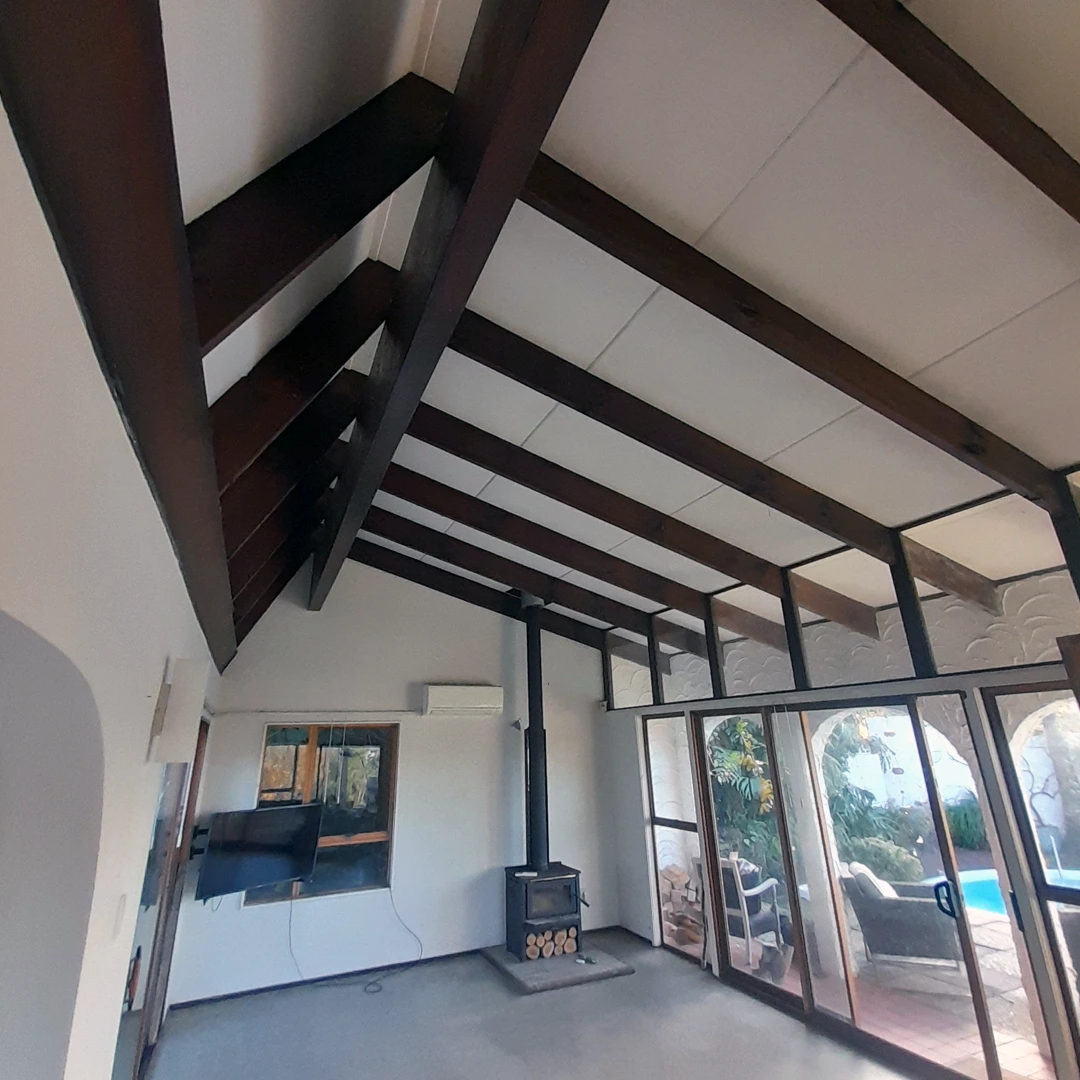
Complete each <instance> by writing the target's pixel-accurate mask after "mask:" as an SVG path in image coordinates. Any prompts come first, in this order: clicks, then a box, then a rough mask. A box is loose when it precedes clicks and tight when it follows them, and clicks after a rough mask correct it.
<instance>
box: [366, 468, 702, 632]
mask: <svg viewBox="0 0 1080 1080" xmlns="http://www.w3.org/2000/svg"><path fill="white" fill-rule="evenodd" d="M382 490H383V491H385V492H387V493H388V494H390V495H396V496H397V497H398V498H399V499H405V500H406V502H411V503H413V504H414V505H415V506H421V507H423V508H424V509H425V510H431V511H433V512H434V513H436V514H442V515H443V516H444V517H448V518H451V519H453V520H454V521H458V522H460V523H461V524H462V525H468V526H469V528H472V529H476V530H478V531H479V532H483V533H487V534H488V536H494V537H496V538H497V539H499V540H503V541H505V542H506V543H508V544H515V545H516V546H517V547H520V548H524V549H525V550H526V551H531V552H532V553H533V554H534V555H540V556H543V557H544V558H545V559H551V560H552V562H557V563H561V564H562V565H563V566H568V567H570V568H571V569H572V570H577V571H578V572H579V573H582V574H588V575H590V576H591V577H594V578H597V579H599V580H600V581H604V582H607V583H608V584H609V585H614V586H617V587H618V588H620V589H626V590H627V592H632V593H635V594H637V595H638V596H644V597H648V598H649V599H650V600H655V601H656V602H657V603H658V604H663V605H664V606H665V607H673V608H678V610H679V611H685V612H686V613H687V614H689V615H693V616H695V617H696V618H699V619H700V618H702V617H703V615H704V608H705V597H704V596H703V595H702V594H701V593H699V592H696V591H695V590H694V589H691V588H690V587H689V586H688V585H684V584H682V582H680V581H672V580H671V579H670V578H666V577H663V576H662V575H661V574H655V573H653V572H652V571H651V570H646V569H645V568H644V567H641V566H637V565H636V564H635V563H631V562H626V561H625V560H624V559H619V558H616V557H615V556H614V555H611V554H609V553H608V552H606V551H601V550H600V549H599V548H594V547H590V545H588V544H583V543H582V542H581V541H580V540H574V539H572V538H571V537H569V536H565V535H563V534H562V533H559V532H555V530H554V529H548V528H545V527H544V526H543V525H537V524H536V523H535V522H533V521H528V520H526V519H525V518H523V517H518V515H517V514H511V513H510V512H509V511H508V510H503V509H502V508H501V507H498V506H495V505H494V504H493V503H489V502H485V501H484V500H483V499H478V498H476V497H475V496H472V495H466V494H465V493H464V492H463V491H458V490H457V489H456V488H452V487H447V486H446V485H445V484H440V483H439V482H438V481H437V480H432V479H430V478H429V477H427V476H422V475H421V474H420V473H416V472H412V471H411V470H410V469H406V468H404V467H402V466H401V465H391V466H390V468H389V469H387V471H386V478H385V481H384V483H383V488H382Z"/></svg>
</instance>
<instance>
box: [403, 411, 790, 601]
mask: <svg viewBox="0 0 1080 1080" xmlns="http://www.w3.org/2000/svg"><path fill="white" fill-rule="evenodd" d="M409 434H410V435H412V436H413V437H414V438H417V439H420V440H421V441H422V442H426V443H428V444H429V445H431V446H437V447H439V449H441V450H445V451H446V452H447V453H450V454H454V455H455V456H457V457H460V458H464V459H465V460H466V461H471V462H472V463H473V464H474V465H479V466H480V467H481V468H485V469H490V470H491V471H492V472H495V473H497V474H498V475H499V476H503V477H505V478H506V479H508V480H513V481H514V482H515V483H517V484H521V485H522V486H523V487H527V488H529V489H531V490H532V491H538V492H540V493H541V494H543V495H547V496H548V497H549V498H552V499H556V500H558V501H559V502H561V503H565V504H566V505H567V506H573V507H574V508H575V509H577V510H580V511H582V513H585V514H589V515H591V516H592V517H595V518H599V519H600V520H601V521H606V522H608V523H609V524H611V525H615V526H616V527H617V528H620V529H625V530H626V531H627V532H629V533H633V534H634V535H635V536H640V537H643V538H644V539H646V540H650V541H651V542H652V543H654V544H657V545H659V546H660V547H664V548H667V549H668V550H669V551H675V552H678V553H679V554H680V555H685V556H686V557H687V558H688V559H693V560H694V561H695V562H699V563H701V564H702V565H703V566H711V567H712V568H713V569H714V570H718V571H719V572H720V573H722V574H727V575H729V576H730V577H733V578H735V579H736V580H737V581H743V582H746V583H747V584H751V585H755V586H757V587H758V588H759V589H763V590H764V591H765V592H768V593H771V594H772V595H774V596H779V595H780V571H779V567H777V566H775V565H773V564H772V563H770V562H769V561H768V560H767V559H762V558H761V557H760V556H757V555H754V554H752V553H751V552H749V551H744V550H743V549H742V548H738V547H735V545H734V544H729V543H727V542H726V541H724V540H721V539H719V538H718V537H715V536H711V535H710V534H709V533H706V532H702V531H701V530H700V529H695V528H694V527H693V526H692V525H686V524H684V523H683V522H681V521H678V520H676V519H675V518H673V517H669V516H668V515H666V514H662V513H661V512H660V511H659V510H656V509H654V508H653V507H651V506H646V505H645V504H644V503H640V502H637V501H636V500H634V499H631V498H629V497H628V496H626V495H621V494H619V492H617V491H612V490H611V489H610V488H606V487H604V486H603V485H602V484H598V483H597V482H596V481H595V480H590V479H588V478H587V477H584V476H581V475H580V474H579V473H575V472H572V471H571V470H570V469H567V468H564V467H563V466H562V465H557V464H555V462H553V461H548V460H547V458H543V457H540V456H539V455H538V454H534V453H532V452H530V451H528V450H524V449H522V448H521V447H520V446H515V445H514V444H513V443H509V442H507V441H506V440H505V439H500V438H499V437H498V436H496V435H491V434H490V433H488V432H486V431H483V430H482V429H481V428H477V427H474V426H473V425H472V424H468V423H466V422H465V421H464V420H459V419H457V417H454V416H449V415H448V414H446V413H443V412H439V411H438V410H437V409H433V408H432V407H431V406H429V405H423V404H421V406H420V407H419V408H418V409H417V410H416V415H415V416H414V417H413V421H412V423H411V424H410V425H409Z"/></svg>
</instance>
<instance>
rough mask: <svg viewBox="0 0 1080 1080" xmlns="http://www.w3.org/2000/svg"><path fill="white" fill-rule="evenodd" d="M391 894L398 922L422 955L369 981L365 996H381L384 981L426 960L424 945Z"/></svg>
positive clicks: (365, 984) (391, 892) (365, 987)
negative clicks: (402, 914)
mask: <svg viewBox="0 0 1080 1080" xmlns="http://www.w3.org/2000/svg"><path fill="white" fill-rule="evenodd" d="M387 892H389V894H390V906H391V907H392V908H393V909H394V915H395V916H396V917H397V921H398V922H399V923H401V925H402V926H403V927H404V928H405V929H406V930H407V931H408V932H409V934H410V936H411V937H412V939H413V941H415V942H416V945H417V947H418V948H419V950H420V955H419V956H417V958H416V959H415V960H410V961H409V962H408V963H407V964H402V965H401V966H400V967H396V968H391V969H389V970H388V971H381V972H379V974H378V975H376V976H375V977H374V978H373V979H369V980H368V981H367V982H366V983H364V993H365V994H381V993H382V988H383V981H384V980H385V979H389V978H391V977H393V976H394V975H400V974H401V972H403V971H408V969H409V968H411V967H413V965H415V964H419V963H420V961H421V960H423V959H424V943H423V942H422V941H421V940H420V939H419V938H418V937H417V936H416V934H415V933H414V931H413V929H412V927H411V926H409V924H408V923H407V922H406V921H405V920H404V919H403V918H402V917H401V912H400V911H398V909H397V904H396V902H395V901H394V890H393V889H387Z"/></svg>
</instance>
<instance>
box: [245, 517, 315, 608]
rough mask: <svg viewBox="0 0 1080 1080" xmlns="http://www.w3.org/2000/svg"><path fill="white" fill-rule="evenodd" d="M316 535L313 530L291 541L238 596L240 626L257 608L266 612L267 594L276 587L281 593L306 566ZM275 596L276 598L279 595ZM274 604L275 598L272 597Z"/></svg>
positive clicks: (293, 536)
mask: <svg viewBox="0 0 1080 1080" xmlns="http://www.w3.org/2000/svg"><path fill="white" fill-rule="evenodd" d="M314 531H315V530H314V527H308V528H303V529H300V530H298V531H297V532H295V533H293V535H292V536H290V537H288V538H287V539H286V540H285V542H284V543H283V544H282V545H281V546H280V547H279V548H278V549H277V551H275V552H273V553H272V554H271V556H270V558H269V559H267V560H266V562H265V563H264V564H263V565H262V567H260V569H259V571H258V573H257V574H255V576H254V577H253V578H252V579H251V580H250V581H249V582H248V583H247V584H246V585H245V586H244V588H242V589H241V590H240V591H239V592H238V593H237V594H236V597H235V598H234V600H233V609H234V618H235V620H236V624H237V626H240V625H241V624H242V623H244V622H246V620H247V618H248V616H249V615H250V614H251V613H252V611H254V610H255V609H256V608H260V611H265V610H266V607H267V606H269V604H267V605H266V606H262V605H263V602H264V601H265V600H266V596H267V592H268V591H270V590H271V589H273V588H274V587H275V586H277V591H278V592H280V591H281V589H282V588H284V586H285V585H286V584H287V583H288V581H289V578H291V577H292V575H293V574H295V573H296V571H297V570H299V569H300V567H301V566H303V564H304V560H305V559H307V557H308V556H309V555H310V554H311V548H312V544H313V543H314ZM283 578H284V580H282V579H283ZM274 595H275V596H276V595H277V593H275V594H274ZM272 601H273V597H271V602H272Z"/></svg>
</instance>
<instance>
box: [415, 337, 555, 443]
mask: <svg viewBox="0 0 1080 1080" xmlns="http://www.w3.org/2000/svg"><path fill="white" fill-rule="evenodd" d="M423 400H424V401H425V402H426V403H427V404H428V405H433V406H434V407H435V408H436V409H442V411H443V412H448V413H450V414H451V416H456V417H458V418H459V419H461V420H466V421H468V422H469V423H470V424H474V425H475V426H476V427H479V428H483V429H484V430H485V431H490V432H491V433H492V434H493V435H498V436H499V437H500V438H502V439H506V440H507V441H508V442H512V443H514V444H518V443H520V442H521V441H522V440H523V439H524V438H525V437H526V436H527V435H528V434H529V432H531V431H532V430H533V428H535V427H536V425H537V424H539V423H540V421H541V420H543V419H544V417H545V416H547V414H548V413H549V412H551V410H552V409H553V408H555V402H554V401H552V400H551V398H546V397H544V396H543V394H538V393H536V391H535V390H530V389H529V388H528V387H527V386H522V385H521V383H517V382H514V380H513V379H508V378H507V377H506V376H505V375H500V374H499V373H498V372H497V371H492V370H491V368H487V367H484V366H483V365H482V364H478V363H476V361H475V360H469V359H467V358H466V357H464V356H461V355H460V354H458V353H456V352H453V351H452V350H450V349H447V350H446V351H445V352H444V353H443V354H442V357H441V358H440V360H439V363H438V364H437V365H436V367H435V371H434V372H433V374H432V376H431V380H430V381H429V382H428V384H427V389H426V390H425V391H424V398H423Z"/></svg>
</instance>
